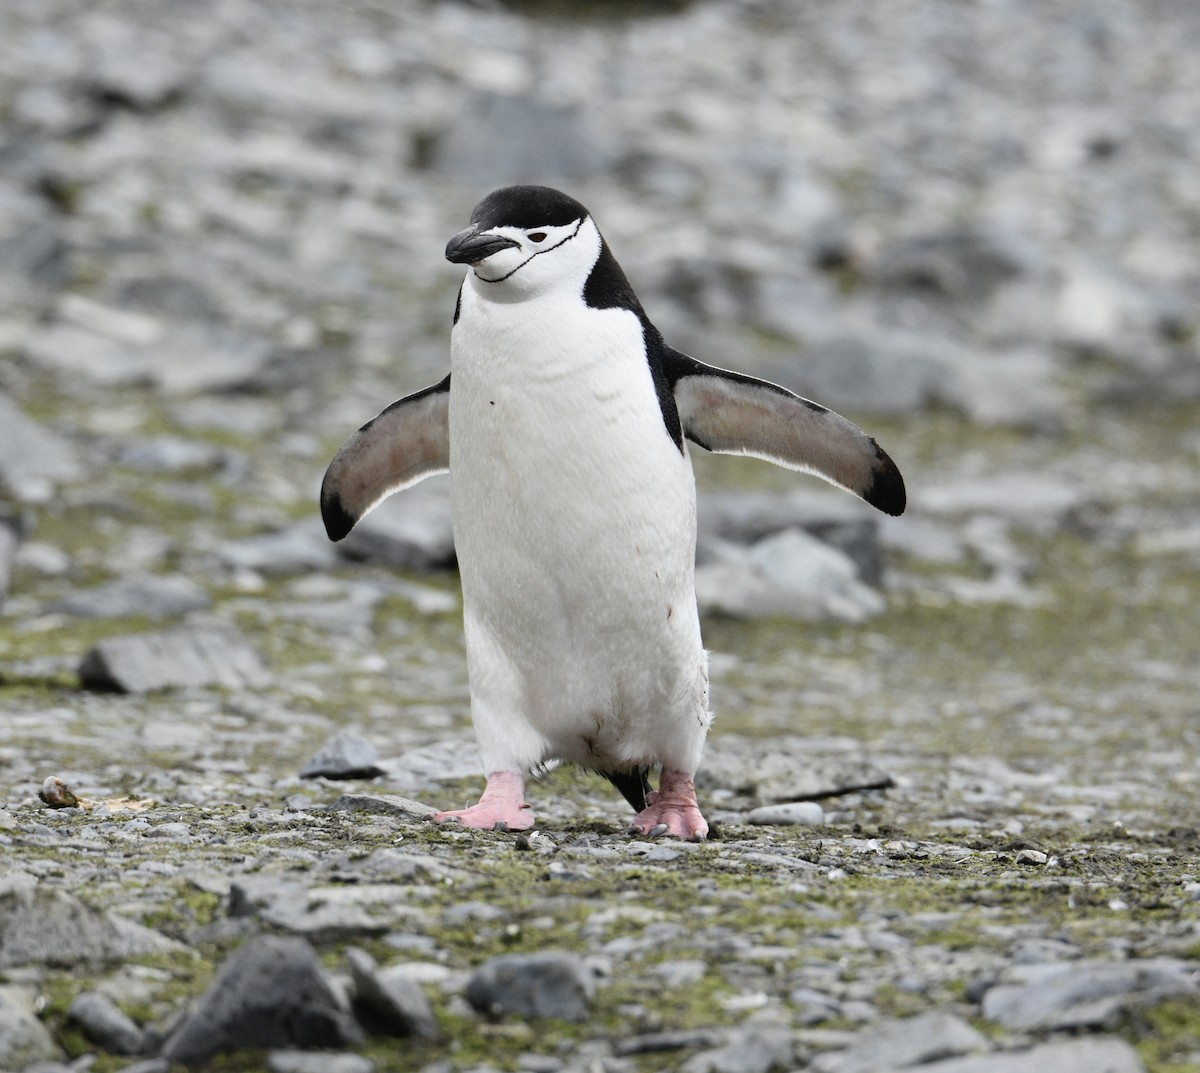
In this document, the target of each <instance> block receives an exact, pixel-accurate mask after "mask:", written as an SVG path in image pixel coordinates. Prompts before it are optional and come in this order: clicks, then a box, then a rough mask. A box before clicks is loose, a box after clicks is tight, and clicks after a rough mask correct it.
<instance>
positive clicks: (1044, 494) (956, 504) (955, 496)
mask: <svg viewBox="0 0 1200 1073" xmlns="http://www.w3.org/2000/svg"><path fill="white" fill-rule="evenodd" d="M915 498H916V500H917V505H918V506H919V507H920V508H921V509H923V510H927V511H931V512H933V513H934V514H948V515H955V514H993V515H997V516H999V517H1001V518H1007V519H1009V520H1011V521H1012V522H1013V523H1014V524H1017V525H1021V526H1024V527H1027V528H1030V529H1034V530H1036V531H1039V532H1040V531H1048V530H1053V529H1056V528H1057V527H1059V526H1061V525H1062V524H1063V522H1064V520H1065V519H1066V518H1067V517H1068V516H1069V515H1070V514H1071V512H1073V511H1075V510H1077V509H1078V508H1079V507H1081V506H1082V505H1083V504H1084V503H1086V502H1087V501H1088V494H1087V492H1086V491H1085V489H1084V488H1083V487H1082V486H1081V485H1080V484H1079V483H1078V482H1077V481H1071V480H1065V479H1063V478H1061V477H1057V476H1054V475H1053V474H1046V473H1019V472H1010V473H994V474H991V475H989V476H987V477H977V478H975V479H973V480H959V481H953V482H951V483H948V484H940V485H927V486H926V487H925V488H922V489H921V490H920V491H919V492H918V493H917V494H916V496H915Z"/></svg>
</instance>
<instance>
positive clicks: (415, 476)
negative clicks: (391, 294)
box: [321, 375, 450, 540]
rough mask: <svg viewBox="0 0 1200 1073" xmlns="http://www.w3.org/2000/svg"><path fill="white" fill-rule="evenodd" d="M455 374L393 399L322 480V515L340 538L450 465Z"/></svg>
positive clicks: (331, 534)
mask: <svg viewBox="0 0 1200 1073" xmlns="http://www.w3.org/2000/svg"><path fill="white" fill-rule="evenodd" d="M449 415H450V377H449V375H447V376H446V379H444V380H442V381H441V382H440V383H437V384H434V385H433V386H432V387H427V388H425V390H424V391H418V392H417V393H416V394H414V395H408V396H406V397H405V398H403V399H401V400H400V401H399V402H394V403H392V405H391V406H389V407H388V408H387V409H386V410H384V411H383V413H381V414H380V415H379V416H378V417H376V418H375V419H374V420H372V421H368V422H367V423H366V424H365V425H363V427H362V428H360V429H359V430H358V431H357V432H356V433H354V435H353V436H351V437H350V438H349V439H348V440H347V441H346V442H345V443H344V444H342V448H341V450H340V451H338V453H337V454H336V455H335V456H334V459H333V461H332V462H330V463H329V468H328V469H327V470H326V471H325V479H324V480H323V481H322V482H321V517H322V519H323V520H324V522H325V532H327V533H328V534H329V539H330V540H341V539H342V538H343V537H344V536H346V535H347V534H348V533H349V532H350V530H351V529H353V528H354V527H355V525H357V524H358V521H359V519H360V518H361V517H362V516H363V515H364V514H366V513H367V512H368V511H370V510H372V509H373V508H374V507H376V506H378V505H379V504H380V503H381V502H382V501H383V500H384V499H386V498H387V497H388V496H390V495H391V494H392V493H393V492H398V491H400V489H401V488H407V487H408V486H409V485H410V484H416V483H417V481H419V480H421V479H423V478H425V477H428V476H430V475H432V474H434V473H445V472H446V471H447V470H448V469H449V468H450V416H449Z"/></svg>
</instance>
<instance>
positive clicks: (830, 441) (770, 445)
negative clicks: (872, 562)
mask: <svg viewBox="0 0 1200 1073" xmlns="http://www.w3.org/2000/svg"><path fill="white" fill-rule="evenodd" d="M665 350H666V353H665V355H664V369H663V371H664V373H665V374H666V378H667V383H668V384H669V385H670V386H671V389H672V393H673V394H674V397H675V406H676V409H677V410H678V412H679V422H680V425H681V426H682V428H683V434H684V435H685V436H686V437H687V438H688V439H689V440H691V441H692V442H693V443H695V444H697V445H699V446H700V447H703V448H705V449H706V450H709V451H716V452H718V453H719V454H730V455H753V456H754V457H755V458H762V459H765V460H766V461H768V462H774V463H776V464H777V465H780V466H787V467H788V468H789V469H797V470H802V471H804V472H805V473H812V474H814V475H815V476H817V477H822V478H824V479H825V480H827V481H829V482H830V483H832V484H836V485H838V486H839V487H841V488H845V489H846V490H847V491H848V492H853V493H854V494H855V495H856V496H859V497H860V498H862V499H865V500H866V501H867V502H868V503H870V504H871V506H873V507H877V508H878V509H879V510H881V511H883V512H884V513H885V514H893V515H895V514H902V513H903V512H904V505H905V492H904V478H903V477H901V476H900V471H899V470H898V469H897V468H896V464H895V463H894V462H893V461H892V460H891V459H890V458H889V457H888V455H887V452H886V451H884V449H883V448H882V447H880V446H879V444H877V443H876V442H875V441H874V439H872V438H871V437H870V436H868V435H867V434H866V433H865V432H863V430H862V429H860V428H859V427H858V426H857V425H856V424H854V423H853V422H852V421H848V420H847V419H846V418H844V417H842V415H841V414H838V413H834V411H833V410H829V409H826V408H825V407H824V406H821V405H819V404H817V403H815V402H810V401H809V400H808V399H802V398H801V397H800V396H799V395H794V394H792V392H790V391H788V390H787V388H782V387H779V386H778V385H777V384H772V383H769V382H768V381H766V380H758V379H756V378H755V377H753V376H746V375H744V374H743V373H734V372H729V371H727V370H725V369H717V368H715V367H713V366H711V365H705V364H704V363H703V362H699V361H696V360H695V358H691V357H688V355H686V354H681V353H680V352H679V351H677V350H672V349H671V348H670V347H667V348H665Z"/></svg>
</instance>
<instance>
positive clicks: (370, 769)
mask: <svg viewBox="0 0 1200 1073" xmlns="http://www.w3.org/2000/svg"><path fill="white" fill-rule="evenodd" d="M378 759H379V750H378V749H376V748H375V746H374V745H373V744H372V743H371V742H369V741H367V739H366V738H364V737H363V736H362V735H361V734H355V733H354V732H353V731H350V730H343V731H342V732H341V733H339V734H335V735H334V736H333V737H332V738H330V739H329V740H328V741H327V742H326V743H325V744H324V745H322V746H321V750H320V752H318V753H317V755H316V756H314V757H313V758H312V759H311V760H310V761H309V762H308V763H307V764H305V765H304V767H302V768H301V769H300V778H302V779H315V778H318V777H320V778H324V779H374V778H377V777H378V776H380V775H382V774H383V773H384V772H383V768H381V767H379V765H378V764H377V763H376V761H377V760H378Z"/></svg>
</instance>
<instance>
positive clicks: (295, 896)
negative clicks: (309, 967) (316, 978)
mask: <svg viewBox="0 0 1200 1073" xmlns="http://www.w3.org/2000/svg"><path fill="white" fill-rule="evenodd" d="M229 915H230V916H231V917H244V916H254V917H257V918H258V919H259V920H261V921H262V922H263V923H265V924H268V925H270V926H271V927H273V928H278V929H281V930H283V931H287V932H290V933H291V934H293V935H299V936H303V937H305V938H308V939H312V940H313V941H314V942H317V941H320V942H325V941H334V940H338V939H346V938H358V939H361V938H362V937H363V936H375V935H382V934H384V933H385V932H387V931H389V930H390V929H392V928H394V927H396V926H398V925H400V924H406V923H410V922H411V921H412V920H413V919H414V918H416V919H420V918H421V913H420V911H419V910H415V909H412V908H411V907H408V906H405V905H404V904H403V903H398V902H397V901H396V900H395V898H394V897H393V896H392V894H391V890H390V888H389V887H387V886H386V885H384V884H373V883H356V884H347V885H344V886H320V887H309V886H306V885H305V884H302V883H295V882H288V881H286V880H282V879H279V878H277V877H274V876H269V877H268V876H253V875H249V876H242V877H241V878H239V879H237V880H235V881H234V882H233V883H232V884H231V885H230V890H229Z"/></svg>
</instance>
